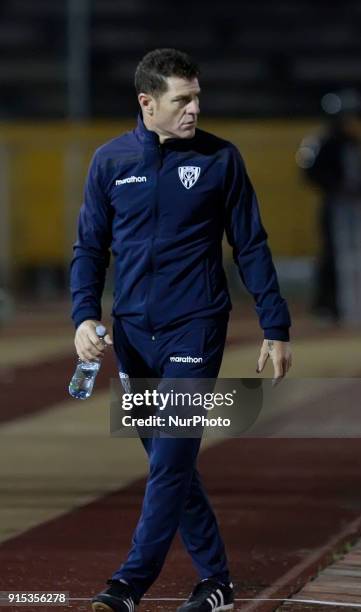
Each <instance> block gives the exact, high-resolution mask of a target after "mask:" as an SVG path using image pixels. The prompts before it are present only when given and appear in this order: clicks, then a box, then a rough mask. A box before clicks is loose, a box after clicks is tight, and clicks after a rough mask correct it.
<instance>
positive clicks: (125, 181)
mask: <svg viewBox="0 0 361 612" xmlns="http://www.w3.org/2000/svg"><path fill="white" fill-rule="evenodd" d="M146 182H147V177H146V176H128V177H127V178H125V179H117V180H116V181H115V184H116V185H117V186H118V185H127V184H128V183H146Z"/></svg>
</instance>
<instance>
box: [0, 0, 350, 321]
mask: <svg viewBox="0 0 361 612" xmlns="http://www.w3.org/2000/svg"><path fill="white" fill-rule="evenodd" d="M360 16H361V9H360V4H359V3H358V2H357V1H353V0H349V1H346V2H344V3H342V6H341V5H340V3H336V4H335V5H332V6H330V5H329V4H328V3H326V2H322V1H319V2H316V3H315V2H311V1H306V0H301V1H297V2H283V1H278V2H276V3H272V5H270V4H269V3H267V2H265V1H264V0H257V1H255V2H232V1H227V2H224V3H222V4H216V3H215V4H212V5H209V3H206V2H203V1H200V2H198V3H197V5H196V6H194V7H192V10H189V9H187V10H183V9H182V8H179V10H174V7H173V6H172V5H171V4H170V3H168V2H166V1H162V0H157V1H156V2H154V3H152V5H150V4H149V3H147V2H144V1H142V0H133V1H132V2H127V1H123V0H68V1H66V0H53V1H52V2H48V1H47V0H36V2H32V1H30V0H3V1H2V3H1V7H0V58H1V59H0V86H1V94H0V172H1V180H0V201H1V213H0V214H1V216H0V227H1V230H0V231H1V240H0V256H1V259H0V286H1V287H2V293H1V295H2V300H1V318H2V320H6V319H7V318H8V317H9V316H10V315H13V314H14V313H15V312H19V311H21V308H22V304H23V303H24V301H28V300H31V302H30V303H31V308H34V304H35V302H39V305H40V304H41V303H44V301H45V302H47V309H48V302H50V303H54V301H55V305H58V304H59V300H63V299H65V300H66V299H67V292H68V266H69V261H70V258H71V255H72V244H73V242H74V239H75V231H76V219H77V214H78V210H79V206H80V204H81V200H82V189H83V182H84V176H85V172H86V168H87V164H88V162H89V159H90V156H91V154H92V152H93V150H94V148H95V147H97V146H98V145H99V144H101V143H103V142H104V141H105V140H107V139H109V138H111V137H113V136H114V135H116V134H120V133H122V132H124V131H125V130H127V129H131V128H132V127H133V126H134V122H135V118H136V114H137V112H138V109H137V101H136V97H135V93H134V88H133V75H134V70H135V67H136V65H137V62H138V61H139V59H140V58H141V57H142V56H143V54H144V53H145V52H147V51H148V50H150V49H152V48H155V47H157V46H158V47H159V46H175V47H179V48H181V49H184V50H186V51H187V52H189V53H190V54H191V55H193V56H194V57H195V58H196V59H197V60H198V62H199V64H200V66H201V72H202V74H201V84H202V89H203V93H202V100H201V102H202V106H201V111H202V117H201V124H200V125H201V127H203V128H204V129H209V130H212V131H214V132H215V133H217V134H219V135H220V136H223V137H225V138H229V139H231V140H233V141H234V142H235V143H236V144H237V145H238V146H239V148H240V150H241V152H242V154H243V156H244V157H245V160H246V163H247V167H248V171H249V173H250V175H251V178H252V181H253V183H254V185H255V188H256V191H257V193H258V196H259V199H260V203H261V211H262V216H263V220H264V224H265V226H266V228H267V231H268V234H269V241H270V245H271V248H272V251H273V253H274V257H275V262H276V265H277V268H278V272H279V275H280V281H281V285H282V289H283V291H284V292H285V294H286V297H288V298H289V299H291V300H293V299H294V298H295V300H296V303H297V304H299V306H300V307H303V308H304V310H305V312H307V313H311V314H313V315H314V316H315V317H316V318H317V320H318V321H321V322H324V323H327V324H333V323H340V322H341V323H344V324H356V325H357V326H359V325H360V322H361V314H360V312H361V311H360V308H359V305H360V302H361V300H360V285H361V277H360V250H359V249H356V244H354V245H353V250H355V249H356V256H355V257H353V256H352V255H350V252H349V251H350V249H349V248H348V247H347V246H345V244H344V242H345V241H344V240H343V246H342V245H341V246H340V245H339V247H338V248H339V251H340V252H338V251H337V248H336V246H335V244H334V243H335V240H336V238H335V236H333V233H334V229H330V227H329V226H330V225H331V220H330V219H329V217H330V216H331V215H330V214H329V209H330V208H332V206H331V205H325V203H324V200H325V198H326V199H327V196H328V195H329V193H327V192H329V191H330V189H329V186H328V185H326V186H325V178H324V175H325V173H326V175H327V173H328V174H329V175H330V177H333V181H331V182H332V186H331V189H332V190H333V192H334V193H335V192H336V191H337V195H339V194H340V193H339V192H341V199H342V197H343V194H342V191H345V189H346V188H347V186H345V185H344V183H345V182H346V179H347V180H349V182H350V180H351V179H350V177H346V178H345V175H346V174H352V172H353V174H354V177H355V178H354V181H353V183H354V184H353V185H352V189H353V192H354V193H353V196H352V197H353V200H355V201H356V200H357V202H356V206H357V208H358V211H359V210H360V192H361V187H360V178H358V177H359V175H360V165H359V164H360V153H359V142H360V141H359V138H360V132H361V128H360V108H361V105H360V99H359V94H358V88H359V86H360V80H361V76H360V59H361V57H360V56H361V43H360V37H359V28H358V25H359V22H360ZM325 101H326V102H325ZM345 111H347V112H348V113H350V114H351V115H352V118H351V120H352V119H353V118H355V121H354V123H355V126H354V132H355V134H354V135H353V136H352V135H351V136H350V138H349V141H350V142H351V144H352V143H353V142H356V145H357V147H356V148H357V149H358V151H355V152H354V154H353V155H352V152H351V154H349V151H343V149H342V144H343V143H341V142H339V143H338V148H337V144H336V150H334V151H333V158H332V160H331V162H330V159H329V156H328V157H327V155H328V154H327V153H326V161H324V160H323V158H322V160H321V171H318V172H313V173H312V170H311V171H310V167H312V166H313V167H316V166H317V163H316V162H317V158H318V153H319V152H320V150H321V149H322V148H323V144H324V143H325V142H326V141H327V140H328V139H329V138H331V132H332V136H333V132H334V131H336V130H337V129H338V130H339V132H341V131H342V130H341V129H339V125H340V123H341V122H342V121H344V119H345V120H347V121H349V117H345V115H344V112H345ZM341 116H342V118H341ZM336 124H337V125H338V127H337V128H336ZM351 131H352V128H351ZM356 134H357V135H356ZM326 144H327V143H326ZM348 144H349V143H348ZM334 149H335V147H334ZM321 152H322V151H321ZM357 155H358V159H357ZM321 157H322V156H321ZM339 166H342V169H340V167H339ZM343 166H345V167H346V169H345V168H343ZM351 166H352V168H353V169H352V170H350V167H351ZM347 168H349V172H347ZM320 172H321V174H322V173H323V174H322V177H320V176H319V175H320ZM337 174H338V175H339V176H338V180H336V182H335V176H336V175H337ZM330 180H331V179H330ZM322 181H323V182H322ZM329 182H330V181H329ZM326 183H327V176H326ZM329 199H330V198H328V200H329ZM349 199H350V198H349ZM348 204H349V206H348V213H350V209H351V208H352V202H351V203H350V202H348ZM345 208H346V206H345V205H342V215H343V214H344V211H345ZM325 209H326V212H325ZM353 212H354V211H353ZM350 214H351V213H350ZM354 215H356V216H357V212H355V213H354ZM324 217H327V218H326V220H325V219H324ZM355 223H356V225H357V224H358V223H359V221H357V222H355ZM337 225H338V227H339V223H337ZM346 225H347V224H346ZM351 225H353V223H352V222H351ZM344 231H345V232H347V231H348V230H347V227H346V228H344ZM360 231H361V230H360ZM348 238H349V239H350V240H349V241H351V242H353V243H354V242H357V241H358V242H360V241H361V239H360V233H358V234H357V235H356V236H352V237H350V236H349V237H348ZM348 238H347V237H346V242H347V241H348ZM336 251H337V253H338V255H339V257H336ZM346 251H347V252H346ZM350 257H351V259H353V260H354V261H353V262H352V261H350ZM355 259H357V262H356V261H355ZM336 260H337V261H336ZM226 266H227V271H228V274H229V278H230V283H231V284H232V290H233V295H234V296H235V298H237V297H239V293H240V292H241V291H242V288H241V287H240V282H239V280H238V277H237V274H236V272H235V270H233V268H234V266H233V265H232V264H230V259H229V251H228V256H227V257H226ZM340 266H341V268H340ZM336 268H337V270H336ZM345 269H347V274H346V277H347V282H346V285H347V286H346V287H345V286H344V285H345V282H343V283H342V282H341V279H342V278H345V275H344V274H343V270H345ZM108 276H109V277H111V272H110V274H109V275H108ZM336 277H337V278H336ZM337 279H338V281H339V282H338V283H337ZM336 284H338V285H339V287H337V288H336ZM340 285H342V287H341V288H340ZM339 290H340V291H341V295H338V291H339ZM107 291H108V292H109V288H108V290H107ZM346 294H347V295H346ZM34 300H35V302H34ZM336 302H337V303H336ZM27 308H28V306H27ZM64 308H65V309H67V308H68V306H67V305H64ZM340 311H341V312H340ZM297 312H298V310H295V311H294V314H295V316H296V313H297Z"/></svg>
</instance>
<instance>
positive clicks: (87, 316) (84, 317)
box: [73, 309, 102, 329]
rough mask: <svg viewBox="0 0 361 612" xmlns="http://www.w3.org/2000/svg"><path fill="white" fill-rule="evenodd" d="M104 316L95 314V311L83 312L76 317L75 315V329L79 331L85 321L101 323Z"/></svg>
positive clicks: (98, 313)
mask: <svg viewBox="0 0 361 612" xmlns="http://www.w3.org/2000/svg"><path fill="white" fill-rule="evenodd" d="M101 318H102V315H101V312H99V311H98V312H95V311H94V310H90V309H89V310H81V311H80V312H79V313H77V314H76V315H73V322H74V325H75V329H78V327H79V325H81V324H82V323H83V322H84V321H88V320H92V321H101Z"/></svg>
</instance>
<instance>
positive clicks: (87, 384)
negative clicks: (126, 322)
mask: <svg viewBox="0 0 361 612" xmlns="http://www.w3.org/2000/svg"><path fill="white" fill-rule="evenodd" d="M95 333H96V335H97V336H98V337H99V338H101V339H103V338H104V336H105V335H106V333H107V330H106V329H105V327H104V325H97V326H96V328H95ZM100 366H101V361H100V360H96V361H82V360H81V359H79V360H78V364H77V366H76V369H75V372H74V374H73V377H72V379H71V381H70V384H69V393H70V395H71V396H72V397H74V398H75V399H82V400H85V399H88V397H90V396H91V394H92V392H93V387H94V382H95V379H96V375H97V374H98V372H99V370H100Z"/></svg>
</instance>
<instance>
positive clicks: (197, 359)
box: [169, 356, 203, 363]
mask: <svg viewBox="0 0 361 612" xmlns="http://www.w3.org/2000/svg"><path fill="white" fill-rule="evenodd" d="M169 359H170V361H172V362H174V363H202V362H203V357H189V356H187V357H169Z"/></svg>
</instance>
